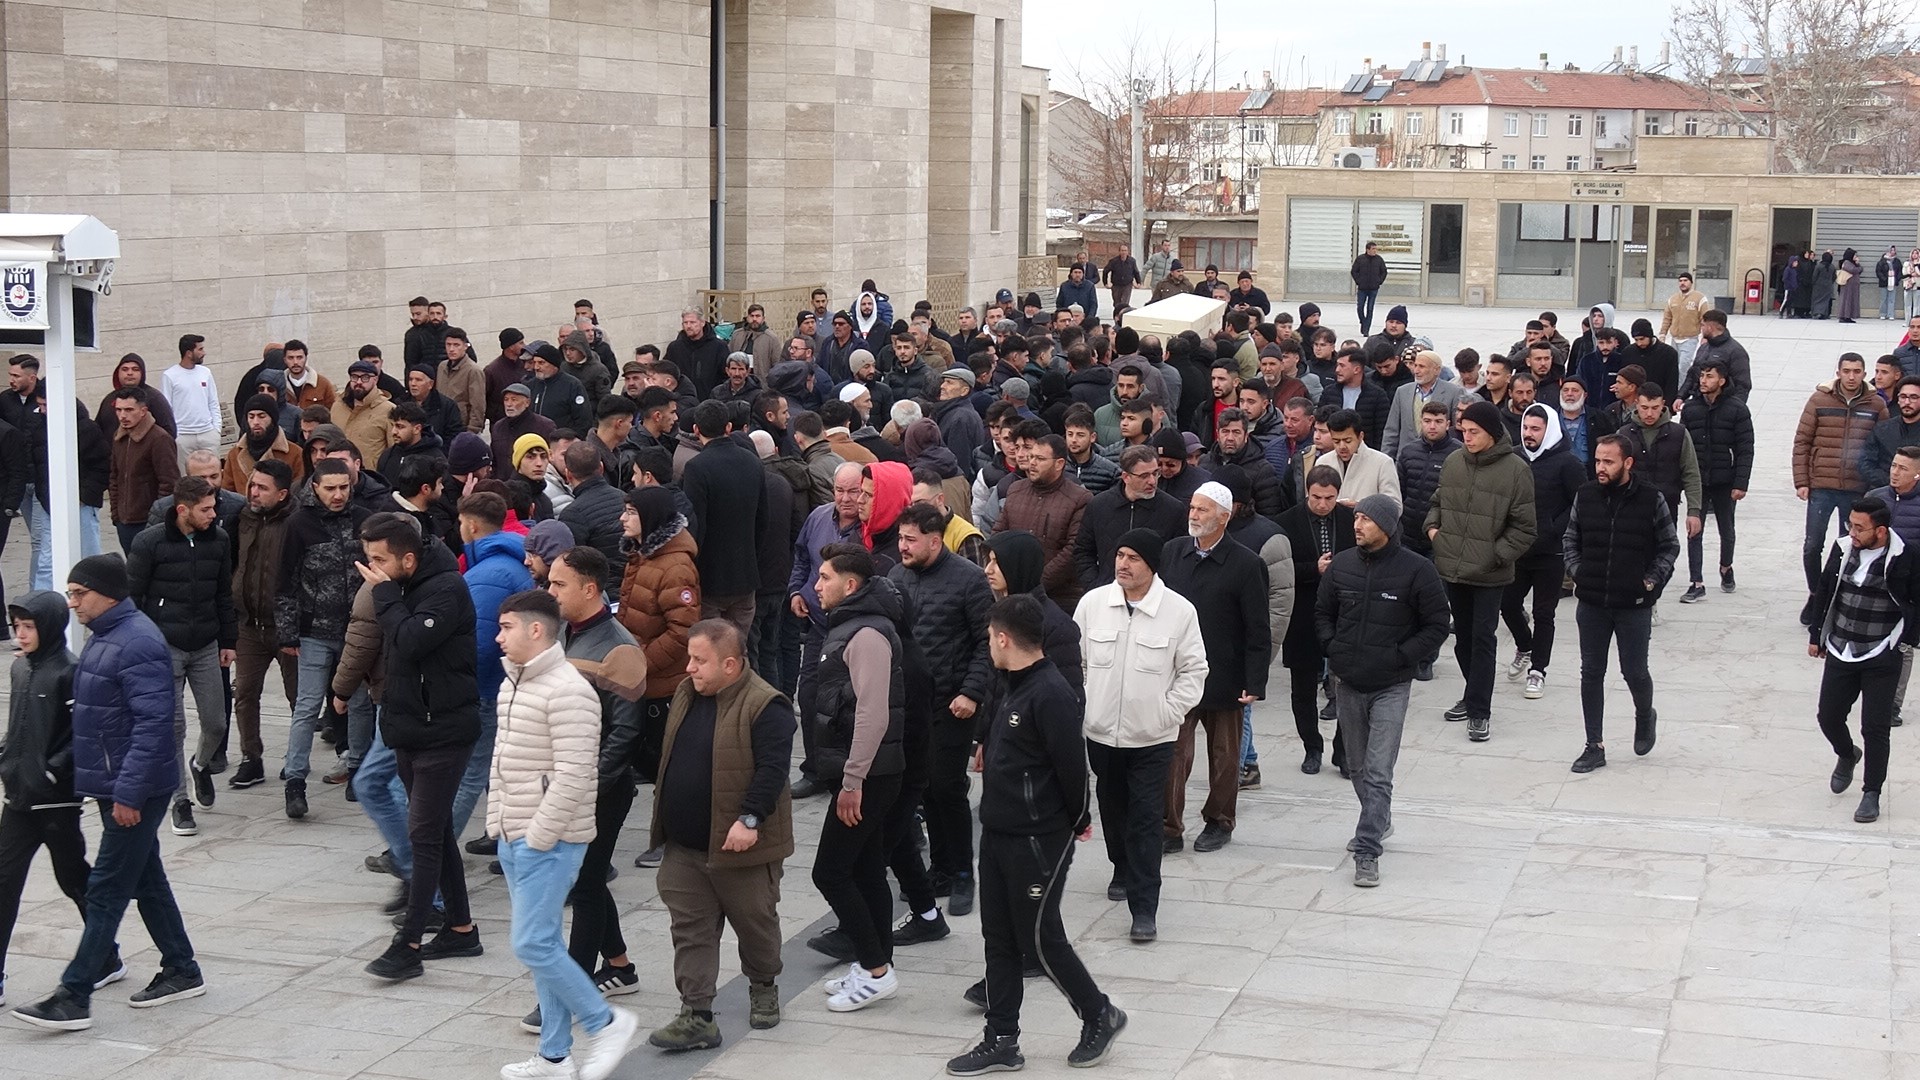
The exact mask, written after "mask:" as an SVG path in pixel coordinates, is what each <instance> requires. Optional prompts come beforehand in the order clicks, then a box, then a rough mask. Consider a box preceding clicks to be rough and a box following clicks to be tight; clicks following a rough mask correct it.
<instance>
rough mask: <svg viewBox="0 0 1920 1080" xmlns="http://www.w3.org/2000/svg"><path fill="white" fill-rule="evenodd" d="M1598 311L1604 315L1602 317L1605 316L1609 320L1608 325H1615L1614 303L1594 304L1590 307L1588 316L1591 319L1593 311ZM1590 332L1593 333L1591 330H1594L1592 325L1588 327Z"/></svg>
mask: <svg viewBox="0 0 1920 1080" xmlns="http://www.w3.org/2000/svg"><path fill="white" fill-rule="evenodd" d="M1596 311H1598V312H1599V313H1600V314H1601V316H1602V317H1604V318H1605V319H1606V320H1607V325H1608V326H1612V325H1613V305H1612V304H1595V305H1593V307H1591V308H1589V309H1588V310H1587V317H1588V318H1589V319H1591V318H1592V317H1593V313H1594V312H1596ZM1588 332H1589V333H1591V332H1592V328H1591V327H1589V328H1588Z"/></svg>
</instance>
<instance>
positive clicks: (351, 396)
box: [340, 383, 367, 407]
mask: <svg viewBox="0 0 1920 1080" xmlns="http://www.w3.org/2000/svg"><path fill="white" fill-rule="evenodd" d="M340 396H341V397H342V398H344V399H346V402H347V405H348V406H349V407H351V406H353V405H355V404H358V403H359V401H360V400H361V399H362V398H364V397H366V396H367V395H366V392H364V391H356V390H354V388H353V386H352V384H351V383H349V384H348V386H347V388H346V389H345V390H342V391H341V392H340Z"/></svg>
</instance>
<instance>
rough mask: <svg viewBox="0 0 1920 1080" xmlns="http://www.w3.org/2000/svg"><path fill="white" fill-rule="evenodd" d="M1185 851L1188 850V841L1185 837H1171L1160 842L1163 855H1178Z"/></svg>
mask: <svg viewBox="0 0 1920 1080" xmlns="http://www.w3.org/2000/svg"><path fill="white" fill-rule="evenodd" d="M1185 850H1187V840H1186V837H1184V836H1169V837H1167V838H1165V839H1163V840H1161V841H1160V854H1162V855H1178V854H1179V853H1180V852H1182V851H1185Z"/></svg>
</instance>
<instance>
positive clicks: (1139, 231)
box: [1127, 79, 1147, 259]
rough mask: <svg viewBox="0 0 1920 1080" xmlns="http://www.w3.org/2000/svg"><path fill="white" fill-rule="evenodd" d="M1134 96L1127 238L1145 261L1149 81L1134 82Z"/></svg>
mask: <svg viewBox="0 0 1920 1080" xmlns="http://www.w3.org/2000/svg"><path fill="white" fill-rule="evenodd" d="M1132 96H1133V166H1132V168H1131V169H1129V170H1128V172H1129V174H1130V176H1131V178H1132V181H1133V183H1132V185H1131V188H1132V190H1131V191H1129V192H1128V195H1127V203H1128V205H1129V206H1130V207H1131V208H1132V211H1133V212H1132V214H1131V215H1129V219H1128V225H1127V237H1128V239H1129V241H1130V242H1131V244H1132V249H1133V254H1134V257H1135V258H1137V259H1145V258H1146V254H1147V247H1146V234H1145V232H1144V231H1143V225H1144V224H1145V218H1146V207H1145V205H1144V204H1145V203H1146V195H1145V192H1146V187H1147V185H1146V181H1145V180H1144V179H1143V178H1142V176H1141V173H1142V172H1143V171H1144V165H1143V164H1142V162H1143V159H1144V158H1145V157H1146V151H1145V143H1146V139H1147V134H1146V125H1145V124H1144V123H1143V122H1142V119H1141V116H1140V112H1141V108H1142V106H1144V105H1145V104H1146V101H1147V80H1145V79H1135V80H1133V95H1132Z"/></svg>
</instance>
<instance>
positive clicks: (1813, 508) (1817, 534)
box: [1800, 488, 1860, 618]
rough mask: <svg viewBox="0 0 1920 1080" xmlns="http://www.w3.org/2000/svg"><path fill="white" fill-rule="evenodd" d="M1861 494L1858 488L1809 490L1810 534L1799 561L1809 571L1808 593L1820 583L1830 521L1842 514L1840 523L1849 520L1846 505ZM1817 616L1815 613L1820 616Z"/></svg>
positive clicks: (1808, 523)
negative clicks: (1821, 563) (1836, 515)
mask: <svg viewBox="0 0 1920 1080" xmlns="http://www.w3.org/2000/svg"><path fill="white" fill-rule="evenodd" d="M1859 497H1860V493H1859V492H1857V491H1841V490H1840V489H1839V488H1814V489H1813V490H1812V491H1809V492H1807V533H1806V537H1805V539H1804V540H1803V541H1802V543H1801V545H1800V561H1801V563H1802V564H1803V566H1802V569H1804V570H1805V571H1806V574H1807V592H1809V593H1812V592H1813V591H1814V587H1815V586H1816V585H1818V584H1819V582H1820V561H1821V560H1822V559H1823V558H1825V557H1826V554H1827V522H1828V520H1829V519H1830V518H1832V517H1833V515H1835V514H1838V515H1840V524H1841V525H1842V526H1843V527H1844V526H1845V525H1846V523H1847V507H1849V506H1852V505H1853V500H1855V499H1857V498H1859ZM1817 617H1818V616H1816V618H1817Z"/></svg>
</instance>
